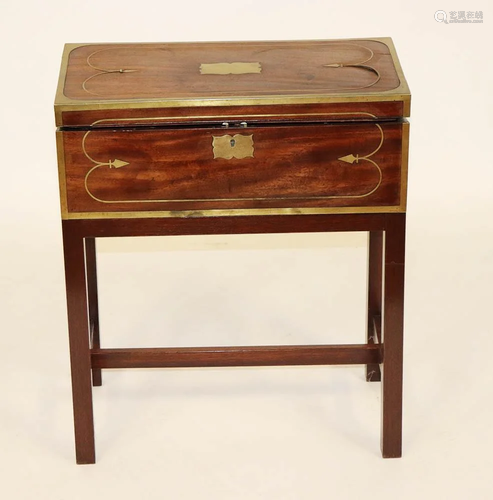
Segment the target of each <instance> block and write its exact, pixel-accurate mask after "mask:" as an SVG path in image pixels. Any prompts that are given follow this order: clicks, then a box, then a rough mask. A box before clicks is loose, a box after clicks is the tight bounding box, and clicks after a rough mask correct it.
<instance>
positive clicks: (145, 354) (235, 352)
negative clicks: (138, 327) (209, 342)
mask: <svg viewBox="0 0 493 500" xmlns="http://www.w3.org/2000/svg"><path fill="white" fill-rule="evenodd" d="M91 359H92V366H93V367H97V368H177V367H199V366H288V365H355V364H364V363H380V362H381V360H382V354H381V349H380V347H379V346H378V345H366V344H362V345H312V346H310V345H293V346H255V347H240V346H238V347H186V348H174V347H173V348H148V349H135V348H131V349H93V350H92V354H91Z"/></svg>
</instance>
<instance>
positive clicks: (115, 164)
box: [82, 112, 384, 204]
mask: <svg viewBox="0 0 493 500" xmlns="http://www.w3.org/2000/svg"><path fill="white" fill-rule="evenodd" d="M328 114H332V115H358V114H366V115H370V116H372V117H374V118H376V117H375V116H374V115H371V114H370V113H365V112H361V113H360V112H354V113H350V112H348V113H328ZM141 119H142V118H127V119H122V120H129V121H130V120H136V121H139V120H141ZM153 119H154V120H155V119H156V118H153ZM105 120H106V121H108V120H109V121H111V119H102V120H97V121H96V122H94V123H93V125H94V124H96V123H101V122H103V121H105ZM372 125H375V126H376V127H377V128H378V130H379V132H380V142H379V144H378V146H377V148H376V149H375V150H374V151H372V152H371V153H369V154H367V155H365V156H359V155H358V154H356V156H355V155H354V154H352V153H351V154H348V155H346V156H342V157H340V158H338V160H339V161H342V162H344V163H347V164H350V165H352V164H353V163H359V162H360V161H367V162H369V163H371V164H372V165H373V166H374V167H375V168H376V170H377V171H378V174H379V179H378V182H377V184H376V185H375V187H373V188H372V189H371V190H370V191H368V192H367V193H363V194H358V195H331V196H304V197H303V196H297V197H296V196H272V197H248V198H247V197H246V198H196V199H195V198H189V199H151V200H102V199H101V198H98V197H97V196H95V195H94V194H93V193H92V192H91V191H90V189H89V186H88V180H89V176H90V175H91V174H92V173H93V172H94V171H95V170H96V169H98V168H100V167H103V166H108V167H109V168H121V167H124V166H126V165H129V163H128V162H126V161H123V160H119V159H115V160H109V161H107V162H100V161H97V160H95V159H93V158H92V157H91V156H90V155H89V154H88V152H87V150H86V145H85V144H86V139H87V137H88V135H89V134H90V133H91V132H92V131H91V130H88V131H87V132H86V133H85V134H84V137H83V139H82V151H83V152H84V155H85V156H86V157H87V158H88V159H89V160H90V161H91V162H92V163H95V165H94V166H93V167H92V168H91V169H90V170H89V171H88V172H87V173H86V175H85V178H84V186H85V189H86V192H87V194H88V195H89V196H90V197H91V198H92V199H94V200H95V201H98V202H100V203H107V204H112V203H113V204H114V203H119V204H125V203H191V202H218V201H219V202H220V201H276V200H331V199H357V198H365V197H368V196H370V195H371V194H373V193H374V192H375V191H376V190H377V189H378V188H379V187H380V185H381V183H382V178H383V174H382V170H381V168H380V166H379V165H378V164H377V163H376V162H375V161H373V160H371V159H370V156H373V155H374V154H376V153H377V152H378V151H379V150H380V148H381V147H382V145H383V142H384V133H383V130H382V127H381V126H380V125H379V124H378V123H373V124H372ZM224 137H226V136H224ZM245 137H249V136H245ZM250 137H251V136H250ZM232 139H233V138H232ZM252 145H253V141H252ZM252 156H253V152H252Z"/></svg>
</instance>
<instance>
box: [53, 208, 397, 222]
mask: <svg viewBox="0 0 493 500" xmlns="http://www.w3.org/2000/svg"><path fill="white" fill-rule="evenodd" d="M397 212H405V209H404V208H403V207H402V206H397V205H392V206H382V207H327V208H319V207H314V208H236V209H229V210H226V209H224V210H223V209H215V210H165V211H161V212H145V211H143V212H72V213H68V214H65V215H64V216H63V217H62V219H64V220H70V219H141V218H142V219H153V218H170V217H175V218H192V217H236V216H241V215H324V214H362V213H376V214H382V213H397Z"/></svg>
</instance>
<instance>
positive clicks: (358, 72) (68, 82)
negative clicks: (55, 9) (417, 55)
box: [64, 40, 400, 101]
mask: <svg viewBox="0 0 493 500" xmlns="http://www.w3.org/2000/svg"><path fill="white" fill-rule="evenodd" d="M234 62H250V63H260V65H261V72H260V73H246V74H228V75H224V74H202V73H201V64H204V63H205V64H211V63H234ZM328 65H339V66H332V67H331V66H328ZM341 65H342V66H341ZM369 67H371V68H372V69H373V71H372V70H369V69H368V68H369ZM376 72H378V73H379V74H380V79H377V78H376ZM399 83H400V82H399V77H398V75H397V73H396V71H395V68H394V64H393V61H392V56H391V55H390V51H389V48H388V46H387V45H386V44H385V43H383V42H380V41H373V40H335V41H325V40H317V41H280V42H271V41H269V42H245V41H242V42H212V43H159V44H143V43H140V44H110V45H85V46H81V47H77V48H75V49H73V50H72V51H71V53H70V56H69V65H68V69H67V73H66V78H65V85H64V94H65V96H67V97H69V98H71V99H74V100H83V101H91V100H98V99H99V100H107V101H111V100H122V99H159V98H166V99H173V98H174V99H178V98H181V99H191V98H197V97H204V96H208V97H210V98H221V97H222V98H224V97H233V98H234V97H243V96H254V97H261V96H276V95H303V96H306V95H310V94H315V95H317V94H327V93H331V94H337V93H343V94H358V93H361V92H362V91H364V92H369V93H372V92H382V91H387V90H392V89H395V88H396V87H398V86H399Z"/></svg>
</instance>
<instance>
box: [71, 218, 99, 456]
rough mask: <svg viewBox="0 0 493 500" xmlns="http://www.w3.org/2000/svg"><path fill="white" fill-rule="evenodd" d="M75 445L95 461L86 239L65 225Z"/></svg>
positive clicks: (78, 450)
mask: <svg viewBox="0 0 493 500" xmlns="http://www.w3.org/2000/svg"><path fill="white" fill-rule="evenodd" d="M63 246H64V257H65V283H66V291H67V312H68V325H69V345H70V366H71V372H72V397H73V407H74V427H75V449H76V460H77V463H79V464H91V463H94V462H95V459H96V458H95V447H94V422H93V409H92V387H91V356H90V349H89V321H88V314H87V294H86V269H85V262H84V240H83V238H82V237H81V236H80V235H79V234H76V233H75V234H74V232H73V231H72V230H71V227H70V226H67V225H64V226H63Z"/></svg>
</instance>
